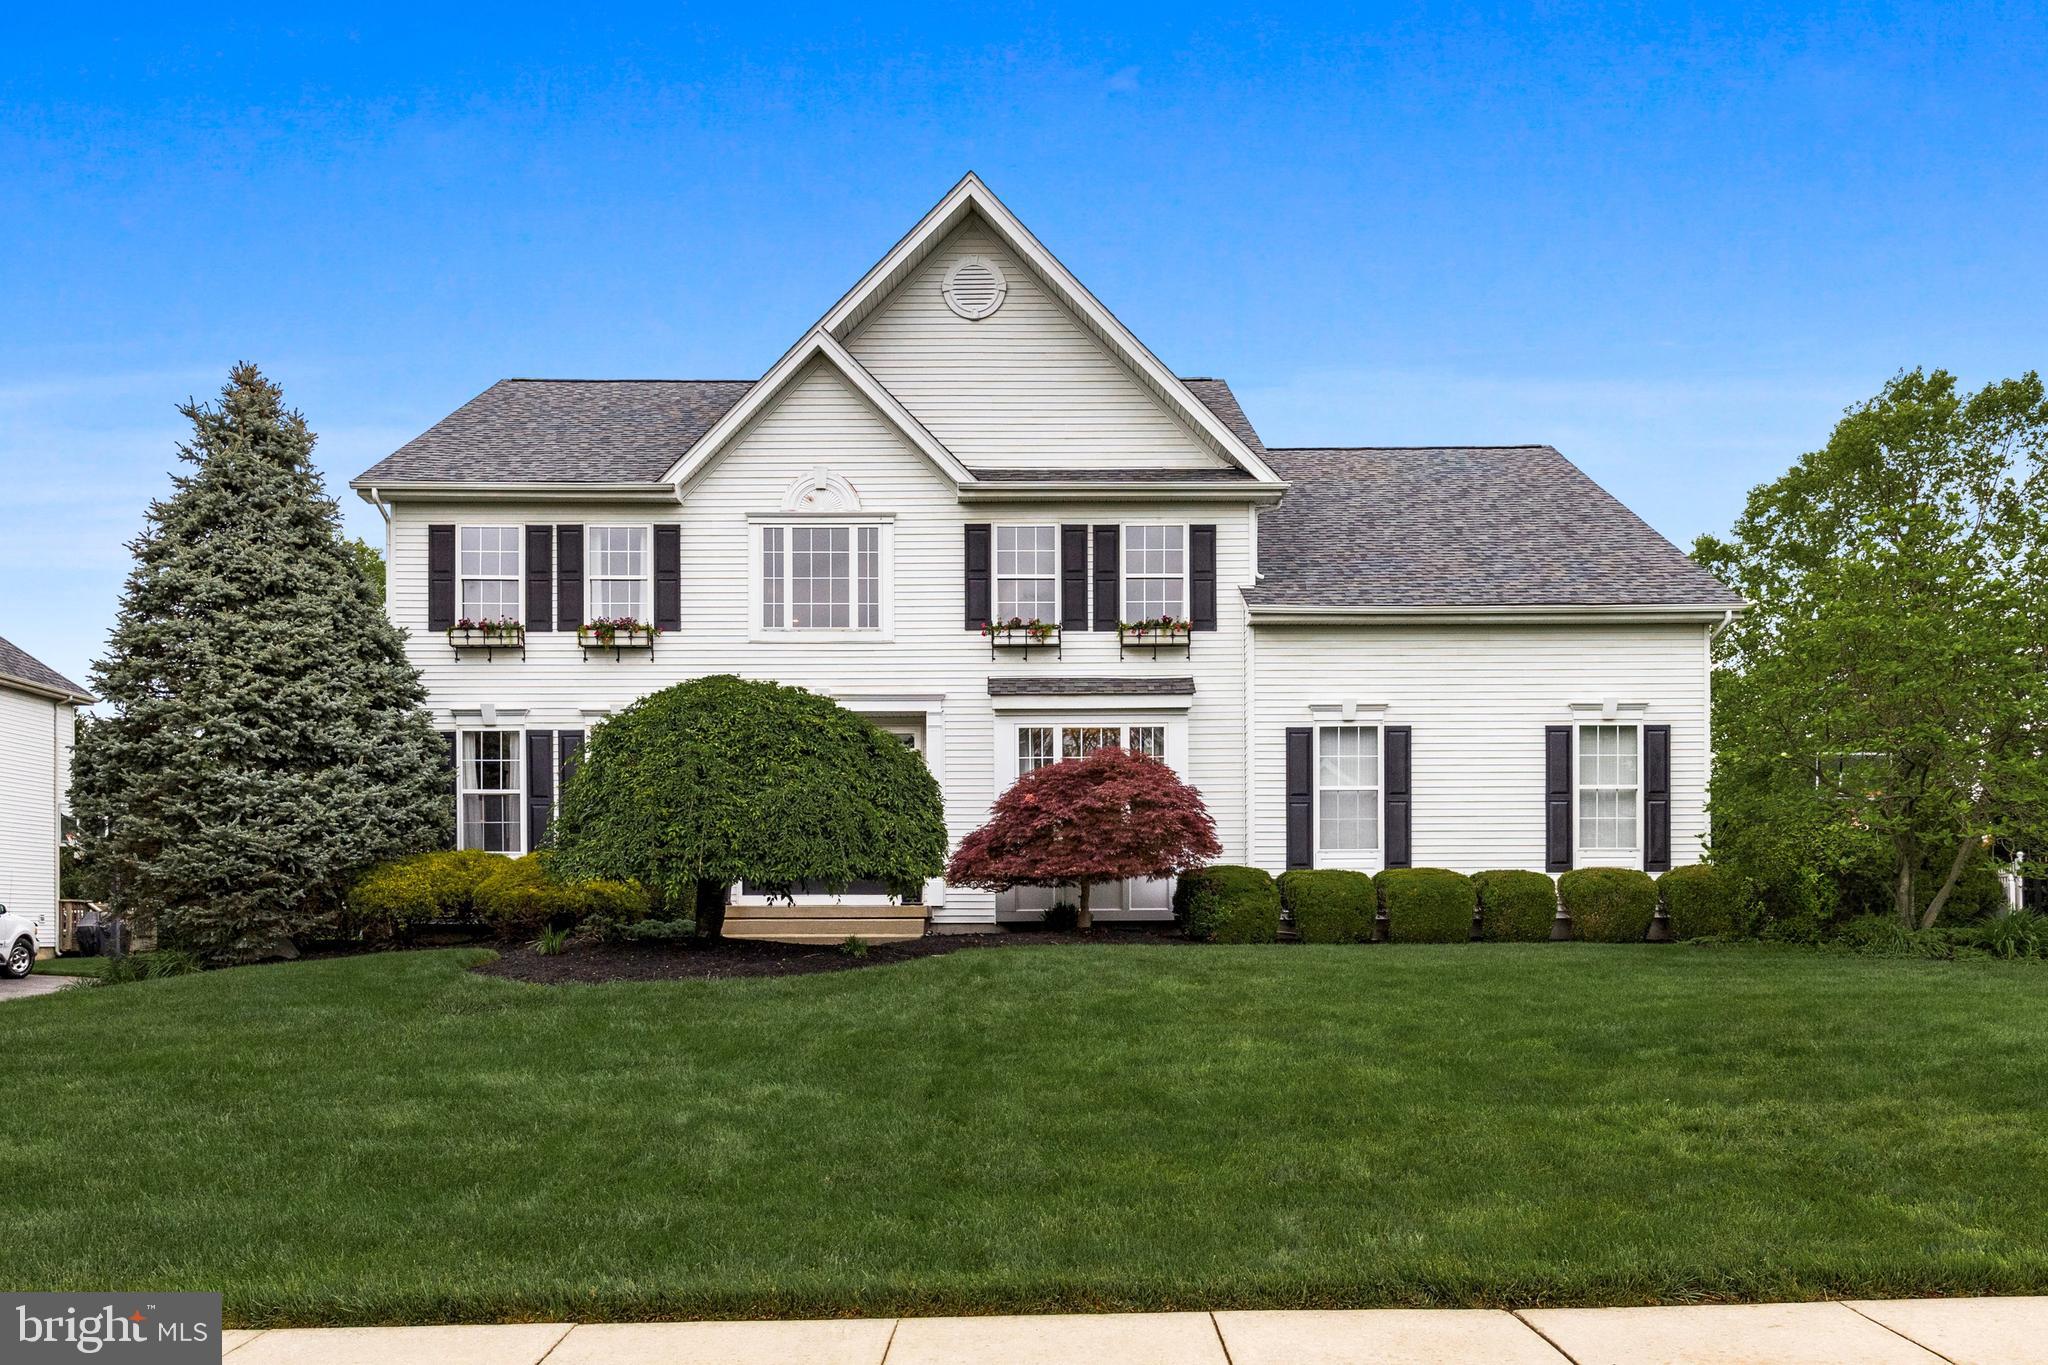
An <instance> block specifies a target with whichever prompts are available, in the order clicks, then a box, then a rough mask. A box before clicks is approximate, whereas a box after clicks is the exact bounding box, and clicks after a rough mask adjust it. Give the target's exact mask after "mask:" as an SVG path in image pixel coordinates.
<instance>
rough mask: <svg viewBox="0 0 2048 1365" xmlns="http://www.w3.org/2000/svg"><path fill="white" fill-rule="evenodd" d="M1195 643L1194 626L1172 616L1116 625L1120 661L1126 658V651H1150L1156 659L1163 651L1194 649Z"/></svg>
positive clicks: (1117, 654)
mask: <svg viewBox="0 0 2048 1365" xmlns="http://www.w3.org/2000/svg"><path fill="white" fill-rule="evenodd" d="M1194 643H1195V628H1194V624H1193V623H1192V622H1189V621H1184V620H1175V619H1174V618H1173V617H1171V616H1161V617H1158V618H1157V619H1155V620H1150V621H1119V622H1117V623H1116V656H1117V657H1118V658H1119V659H1121V658H1122V657H1123V656H1124V650H1125V649H1150V650H1151V651H1152V657H1153V658H1155V659H1156V658H1158V657H1159V651H1160V650H1162V649H1192V648H1193V647H1194Z"/></svg>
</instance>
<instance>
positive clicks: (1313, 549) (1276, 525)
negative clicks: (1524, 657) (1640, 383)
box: [1244, 446, 1741, 608]
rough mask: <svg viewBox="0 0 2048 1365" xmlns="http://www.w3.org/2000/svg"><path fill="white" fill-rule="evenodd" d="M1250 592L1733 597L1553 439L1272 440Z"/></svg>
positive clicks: (1343, 601) (1578, 602) (1409, 600)
mask: <svg viewBox="0 0 2048 1365" xmlns="http://www.w3.org/2000/svg"><path fill="white" fill-rule="evenodd" d="M1268 458H1269V460H1270V462H1271V464H1272V465H1273V468H1274V469H1275V471H1276V472H1278V473H1279V475H1280V477H1281V478H1283V479H1286V480H1287V481H1288V483H1289V484H1290V485H1292V486H1291V487H1290V488H1289V489H1288V492H1287V496H1286V497H1284V498H1282V499H1281V501H1280V503H1279V505H1278V506H1277V507H1273V508H1270V509H1268V510H1267V511H1266V512H1265V513H1263V514H1262V515H1261V516H1260V517H1259V565H1260V568H1261V569H1262V570H1263V571H1264V575H1265V576H1264V578H1263V579H1262V580H1261V581H1260V583H1259V584H1258V586H1257V587H1254V588H1247V589H1246V590H1245V594H1244V596H1245V600H1246V601H1247V602H1249V603H1251V604H1253V605H1254V606H1314V607H1350V608H1371V607H1499V606H1735V605H1737V604H1738V603H1739V602H1740V600H1741V599H1740V598H1738V597H1737V596H1736V595H1735V594H1734V593H1732V592H1730V591H1729V590H1728V589H1727V588H1725V587H1723V586H1722V585H1721V584H1720V582H1718V581H1717V580H1716V579H1715V578H1714V577H1713V575H1711V574H1709V573H1708V572H1707V571H1706V570H1704V569H1702V568H1700V567H1699V566H1698V565H1696V564H1694V563H1693V562H1692V561H1691V560H1690V559H1688V558H1686V557H1685V555H1684V554H1683V553H1681V552H1680V551H1679V549H1678V547H1677V546H1675V545H1673V544H1672V543H1671V542H1670V541H1668V540H1666V539H1664V537H1662V536H1660V535H1658V534H1657V533H1656V532H1655V531H1653V530H1651V529H1650V528H1649V527H1648V526H1647V525H1645V524H1644V523H1643V521H1642V519H1641V518H1639V517H1637V516H1636V514H1635V513H1633V512H1631V511H1629V510H1628V508H1626V507H1624V506H1622V505H1621V503H1619V502H1617V501H1616V500H1615V499H1614V497H1613V496H1612V495H1611V494H1609V493H1608V492H1607V490H1606V489H1604V488H1602V487H1600V485H1599V484H1596V483H1594V482H1593V481H1592V480H1591V479H1589V478H1587V477H1586V476H1585V474H1584V473H1582V472H1580V470H1579V468H1578V467H1577V466H1576V465H1574V464H1573V463H1572V462H1571V461H1569V460H1567V459H1565V457H1564V456H1562V455H1560V454H1558V453H1557V451H1555V450H1554V449H1552V448H1551V447H1549V446H1450V447H1442V448H1431V449H1412V448H1409V449H1388V448H1384V447H1370V448H1358V449H1341V450H1300V449H1296V450H1287V449H1281V450H1273V451H1269V452H1268Z"/></svg>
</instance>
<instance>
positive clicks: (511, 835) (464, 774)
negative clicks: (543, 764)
mask: <svg viewBox="0 0 2048 1365" xmlns="http://www.w3.org/2000/svg"><path fill="white" fill-rule="evenodd" d="M522 738H523V735H522V732H520V731H518V730H465V731H463V732H462V763H461V765H460V771H459V774H458V776H459V777H460V780H461V784H462V786H461V791H460V796H461V802H462V829H461V841H462V847H464V848H480V849H483V850H484V851H485V852H487V853H519V852H522V851H523V850H524V847H525V842H526V841H525V838H524V834H523V831H524V828H525V826H524V822H523V821H522V820H521V818H520V816H521V812H522V810H523V808H524V806H525V802H524V801H523V800H521V796H522V794H523V791H524V787H523V785H522V782H523V771H524V769H523V765H522V764H521V762H520V743H521V740H522Z"/></svg>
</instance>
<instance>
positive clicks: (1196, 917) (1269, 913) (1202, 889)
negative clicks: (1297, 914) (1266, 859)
mask: <svg viewBox="0 0 2048 1365" xmlns="http://www.w3.org/2000/svg"><path fill="white" fill-rule="evenodd" d="M1173 918H1174V920H1175V921H1176V922H1177V923H1178V924H1179V925H1180V926H1181V928H1182V929H1184V930H1185V931H1186V932H1187V936H1188V937H1189V938H1192V939H1199V940H1201V941H1202V942H1204V943H1271V942H1273V941H1274V940H1275V939H1277V938H1279V937H1280V888H1279V887H1278V886H1277V885H1275V884H1274V882H1273V877H1272V874H1271V873H1269V872H1267V871H1265V870H1264V869H1263V868H1257V867H1236V866H1232V865H1231V864H1228V863H1221V864H1217V865H1215V866H1212V867H1205V868H1202V869H1201V870H1200V871H1198V872H1190V873H1187V874H1186V875H1184V876H1183V877H1182V878H1181V879H1180V882H1179V884H1178V885H1176V886H1175V887H1174V889H1173Z"/></svg>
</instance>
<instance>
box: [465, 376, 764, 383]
mask: <svg viewBox="0 0 2048 1365" xmlns="http://www.w3.org/2000/svg"><path fill="white" fill-rule="evenodd" d="M497 382H498V383H500V384H758V383H760V382H761V381H760V379H758V378H754V379H646V378H640V379H590V378H587V377H586V378H581V379H557V378H552V377H550V376H548V375H544V374H512V375H506V376H505V377H504V378H503V379H500V380H498V381H497Z"/></svg>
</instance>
